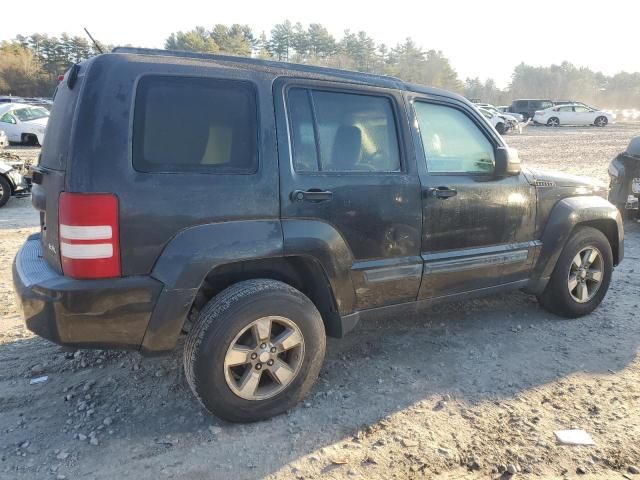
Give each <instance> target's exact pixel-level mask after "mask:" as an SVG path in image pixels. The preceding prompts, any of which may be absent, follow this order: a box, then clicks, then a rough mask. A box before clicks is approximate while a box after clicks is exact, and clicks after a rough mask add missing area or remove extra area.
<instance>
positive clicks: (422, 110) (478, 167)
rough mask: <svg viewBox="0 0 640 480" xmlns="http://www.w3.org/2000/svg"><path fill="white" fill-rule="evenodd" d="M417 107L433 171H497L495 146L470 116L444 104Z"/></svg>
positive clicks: (428, 163)
mask: <svg viewBox="0 0 640 480" xmlns="http://www.w3.org/2000/svg"><path fill="white" fill-rule="evenodd" d="M414 105H415V111H416V115H417V117H418V125H419V128H420V136H421V138H422V145H423V147H424V152H425V156H426V158H427V169H428V170H429V172H432V173H490V172H492V171H493V168H494V164H495V156H494V150H493V145H492V144H491V142H489V140H488V139H487V137H485V136H484V134H483V133H482V131H481V130H480V129H479V128H478V127H477V126H476V124H475V123H473V121H472V120H471V119H470V118H469V117H467V116H466V115H465V114H464V113H462V112H461V111H460V110H458V109H456V108H452V107H447V106H444V105H436V104H432V103H425V102H416V103H415V104H414Z"/></svg>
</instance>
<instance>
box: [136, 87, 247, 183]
mask: <svg viewBox="0 0 640 480" xmlns="http://www.w3.org/2000/svg"><path fill="white" fill-rule="evenodd" d="M257 136H258V128H257V107H256V98H255V90H254V88H253V86H252V85H251V84H250V83H248V82H240V81H233V82H231V81H225V80H213V79H209V78H187V77H163V76H146V77H143V78H142V79H141V80H140V82H139V84H138V91H137V94H136V102H135V112H134V121H133V166H134V168H135V169H136V170H139V171H142V172H202V173H254V172H255V171H256V170H257V164H258V154H257V145H258V141H257Z"/></svg>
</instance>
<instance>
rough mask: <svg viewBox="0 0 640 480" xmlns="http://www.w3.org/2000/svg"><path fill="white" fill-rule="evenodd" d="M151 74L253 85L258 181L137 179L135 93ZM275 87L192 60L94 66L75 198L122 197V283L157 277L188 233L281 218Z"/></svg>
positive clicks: (82, 110)
mask: <svg viewBox="0 0 640 480" xmlns="http://www.w3.org/2000/svg"><path fill="white" fill-rule="evenodd" d="M152 74H158V75H179V76H192V77H194V76H195V77H210V78H222V79H229V78H231V79H242V80H248V81H250V82H252V83H253V85H254V86H255V89H256V97H257V104H258V125H259V127H258V128H259V138H258V144H259V163H260V167H259V169H258V171H257V173H255V174H249V175H244V174H224V175H223V174H203V173H143V172H138V171H136V170H135V169H134V168H133V164H132V148H131V145H132V143H131V131H132V123H133V113H134V112H133V105H134V100H135V93H136V86H137V82H138V81H139V79H140V78H141V77H142V76H143V75H152ZM271 83H272V78H271V75H270V74H266V73H261V72H255V71H248V70H243V69H231V68H228V67H226V68H223V67H221V66H219V65H216V64H214V63H212V62H206V63H205V62H202V61H197V60H193V59H175V58H174V59H171V60H169V61H168V60H167V59H164V58H162V57H151V56H149V57H142V56H132V55H124V54H118V55H104V56H100V57H97V58H96V59H95V61H94V64H93V65H92V68H91V70H90V72H89V78H88V79H87V81H86V85H85V91H84V95H83V100H82V103H81V105H80V107H79V112H78V119H77V129H76V130H77V131H76V142H75V148H74V151H73V156H72V157H71V160H70V162H71V163H70V166H69V168H68V180H67V181H68V187H69V189H70V191H81V192H112V193H115V194H116V195H117V197H118V201H119V209H120V245H121V252H122V253H121V260H122V272H123V275H138V274H148V273H150V272H151V270H152V268H153V266H154V263H155V261H156V259H157V258H158V257H159V255H160V253H161V252H162V250H163V249H164V247H165V245H167V243H168V242H169V241H170V240H171V239H172V238H173V237H174V236H175V235H176V234H177V233H178V232H180V231H181V230H184V229H186V228H188V227H192V226H195V225H202V224H214V223H217V222H223V221H224V222H227V221H236V220H247V219H252V220H259V219H277V218H279V204H278V172H277V158H276V153H275V152H276V146H275V125H274V118H273V115H274V114H273V103H272V100H271ZM168 121H169V120H168ZM176 141H180V139H179V138H176ZM211 241H212V243H215V241H216V239H215V238H212V239H211Z"/></svg>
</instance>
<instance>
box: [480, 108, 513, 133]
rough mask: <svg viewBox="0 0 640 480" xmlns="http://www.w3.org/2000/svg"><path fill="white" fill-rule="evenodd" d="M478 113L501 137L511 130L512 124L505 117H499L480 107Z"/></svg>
mask: <svg viewBox="0 0 640 480" xmlns="http://www.w3.org/2000/svg"><path fill="white" fill-rule="evenodd" d="M478 111H479V112H480V113H481V114H482V115H483V116H484V117H485V118H486V119H487V120H488V121H489V123H490V124H491V125H493V128H495V129H496V131H497V132H498V133H499V134H500V135H504V134H505V133H507V131H508V130H509V128H511V124H510V123H509V121H508V120H507V119H506V118H505V116H504V115H502V114H500V115H497V114H495V113H493V112H490V111H489V110H487V109H486V108H482V107H479V108H478Z"/></svg>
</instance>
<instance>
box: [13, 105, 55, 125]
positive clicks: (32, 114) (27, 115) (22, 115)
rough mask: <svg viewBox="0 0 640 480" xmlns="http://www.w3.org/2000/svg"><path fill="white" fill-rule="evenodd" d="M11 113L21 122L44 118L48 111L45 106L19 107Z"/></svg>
mask: <svg viewBox="0 0 640 480" xmlns="http://www.w3.org/2000/svg"><path fill="white" fill-rule="evenodd" d="M12 113H13V115H14V116H15V117H16V118H17V119H18V120H20V121H21V122H28V121H29V120H38V119H39V118H45V117H48V116H49V111H48V110H47V109H46V108H42V107H29V108H19V109H17V110H14V111H13V112H12Z"/></svg>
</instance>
